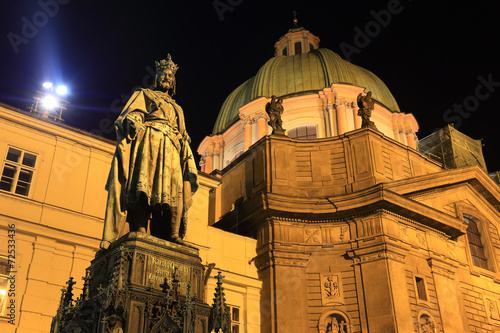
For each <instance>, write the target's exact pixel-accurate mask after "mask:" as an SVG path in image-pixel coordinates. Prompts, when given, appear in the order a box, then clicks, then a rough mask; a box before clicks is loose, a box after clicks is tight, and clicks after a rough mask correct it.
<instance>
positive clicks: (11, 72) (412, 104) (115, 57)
mask: <svg viewBox="0 0 500 333" xmlns="http://www.w3.org/2000/svg"><path fill="white" fill-rule="evenodd" d="M54 1H55V0H49V1H47V0H42V3H52V2H54ZM59 1H60V2H61V3H58V9H57V12H55V10H54V7H53V6H49V7H48V10H49V11H51V10H52V11H53V12H52V14H53V15H46V14H41V13H43V8H42V7H43V6H42V5H40V3H38V2H37V1H24V0H22V1H3V2H2V4H1V5H0V13H1V16H0V31H1V44H0V50H1V51H0V52H1V55H2V57H1V59H2V60H1V62H0V64H1V72H0V101H2V102H4V103H7V104H10V105H14V106H16V107H19V108H22V109H27V108H28V107H29V105H30V104H31V101H30V99H31V97H32V95H33V91H34V90H35V89H39V87H40V85H41V83H42V82H44V81H54V82H55V83H58V82H61V83H62V82H63V83H65V84H67V85H68V86H69V87H70V95H69V96H68V99H69V100H70V102H71V104H70V107H69V109H68V111H67V112H66V113H65V114H64V115H63V118H64V119H65V123H66V124H67V125H70V126H74V127H78V128H82V129H85V130H88V131H92V132H94V133H102V134H103V135H104V136H106V137H108V138H114V132H113V131H112V130H111V128H110V127H109V123H110V122H109V121H108V122H107V121H106V119H111V120H114V119H115V118H116V116H117V112H119V110H120V107H122V106H123V105H124V102H122V101H121V96H124V98H125V99H126V98H128V96H129V95H130V94H131V91H132V89H133V88H134V87H135V86H143V82H146V83H147V84H149V83H150V82H151V75H150V74H149V73H148V70H147V69H146V67H147V66H149V67H150V68H154V61H155V60H158V59H163V58H165V56H166V54H167V53H171V54H172V58H173V60H174V62H176V63H177V64H178V65H179V67H180V69H179V71H178V72H177V95H176V96H175V99H176V100H177V102H178V103H179V104H180V105H181V106H182V107H183V108H184V111H185V113H186V119H187V129H188V132H189V133H190V135H191V137H192V138H193V144H192V145H193V150H196V149H197V147H198V145H199V143H200V142H201V140H202V139H203V138H204V137H205V136H206V135H208V134H210V133H211V131H212V127H213V124H214V123H215V119H216V117H217V114H218V112H219V109H220V106H221V105H222V102H223V101H224V99H225V98H226V96H227V95H228V94H229V93H230V92H231V91H232V90H233V89H234V88H236V87H237V86H238V85H240V84H241V83H242V82H244V81H245V80H247V79H248V78H250V77H252V76H254V75H255V74H256V73H257V71H258V69H259V68H260V67H261V66H262V65H263V64H264V63H265V62H266V61H267V60H268V59H269V58H270V57H272V56H273V52H274V48H273V46H274V43H275V42H276V41H277V40H278V39H279V37H280V36H282V35H284V34H285V33H286V32H287V30H288V29H289V28H291V26H292V23H291V21H292V14H291V13H292V10H294V9H295V10H297V12H298V18H299V25H301V26H303V27H305V28H306V29H308V30H310V31H311V32H313V33H314V34H316V35H317V36H318V37H319V38H320V39H321V42H320V47H325V48H329V49H331V50H333V51H334V52H337V53H339V54H340V55H341V56H343V57H344V55H343V52H342V48H341V46H340V45H341V43H347V44H350V45H352V46H356V44H355V35H356V32H355V28H358V29H360V30H365V28H366V27H370V26H372V27H373V21H374V20H375V19H374V16H373V14H372V13H373V11H374V12H380V11H381V10H386V9H387V8H388V6H391V4H393V3H395V2H397V1H393V0H391V1H344V2H340V1H333V0H329V1H325V0H316V1H267V2H266V1H260V0H215V1H214V0H205V1H182V2H181V1H162V2H161V3H160V2H155V4H145V2H130V1H83V0H69V1H68V0H59ZM151 3H153V2H152V1H151ZM214 3H216V4H217V3H218V4H219V5H220V6H224V5H225V6H227V7H226V9H227V10H225V11H224V12H223V13H220V14H221V16H220V15H219V14H218V13H217V10H216V9H215V7H214ZM396 8H397V9H398V12H397V13H394V14H391V15H390V22H389V23H388V24H386V26H385V27H381V28H380V29H379V31H376V32H374V33H373V34H372V35H373V37H370V39H369V41H368V42H367V43H365V44H366V45H362V46H361V47H359V52H358V53H353V54H351V61H352V62H353V63H354V64H356V65H359V66H361V67H364V68H367V69H369V70H371V71H372V72H374V73H375V74H376V75H378V76H379V77H380V78H381V79H382V80H383V81H384V82H385V83H386V84H387V86H388V87H389V89H390V90H391V91H392V93H393V95H394V96H395V98H396V100H397V102H398V103H399V106H400V108H401V111H403V112H405V113H413V114H414V115H415V117H416V118H417V121H418V122H419V125H420V131H419V133H418V136H419V137H420V138H423V137H425V136H426V135H428V134H430V133H431V132H432V131H433V130H434V129H436V128H439V127H443V126H444V125H445V124H446V122H447V121H448V122H449V121H457V127H458V129H459V130H460V131H462V132H464V133H465V134H467V135H469V136H471V137H473V138H475V139H480V138H482V139H484V140H483V143H484V145H485V146H484V153H485V158H486V163H487V166H488V170H489V171H496V170H500V156H498V154H497V144H498V143H499V139H498V134H497V133H498V131H499V130H498V129H497V128H498V123H499V122H498V120H499V118H500V117H499V116H498V114H499V113H498V105H500V64H499V61H498V56H497V54H498V52H495V51H497V50H498V49H499V45H498V44H499V40H498V33H499V32H500V31H499V28H498V14H499V13H500V3H499V2H497V1H481V0H479V1H474V2H459V1H446V0H443V1H430V0H427V1H417V0H413V1H409V0H401V1H400V4H399V6H396ZM223 10H224V9H220V11H223ZM221 17H222V19H221ZM37 20H38V21H37ZM25 22H29V23H30V24H31V23H37V24H38V25H39V27H38V28H37V30H38V31H35V32H33V31H27V29H26V28H24V30H25V31H24V32H23V26H25V25H26V23H25ZM14 35H17V36H18V37H20V38H25V39H24V42H25V43H20V44H19V45H17V48H18V50H17V52H15V47H13V43H12V41H10V40H9V36H10V37H11V39H12V38H13V37H12V36H14ZM343 45H345V44H343ZM358 46H359V44H358ZM344 58H345V57H344ZM481 78H482V79H481ZM488 80H489V81H493V82H492V83H490V84H489V89H490V90H489V91H488V90H487V89H488V88H486V87H480V86H481V85H483V86H484V83H482V82H484V81H488ZM478 97H479V98H478ZM454 104H456V105H463V104H465V106H464V108H463V112H462V114H460V113H457V112H454V111H453V105H454ZM448 109H451V110H449V111H447V110H448ZM467 109H468V110H470V111H467Z"/></svg>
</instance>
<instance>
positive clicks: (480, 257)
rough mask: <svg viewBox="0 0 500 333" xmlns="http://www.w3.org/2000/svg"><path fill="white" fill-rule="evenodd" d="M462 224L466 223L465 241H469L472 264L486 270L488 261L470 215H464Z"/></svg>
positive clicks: (473, 219)
mask: <svg viewBox="0 0 500 333" xmlns="http://www.w3.org/2000/svg"><path fill="white" fill-rule="evenodd" d="M464 222H465V223H467V225H468V227H467V240H468V241H469V248H470V255H471V259H472V264H473V265H474V266H478V267H481V268H484V269H488V260H487V258H486V253H485V251H484V246H483V243H482V242H481V233H480V232H479V228H478V225H477V222H476V218H474V217H473V216H472V215H468V214H464Z"/></svg>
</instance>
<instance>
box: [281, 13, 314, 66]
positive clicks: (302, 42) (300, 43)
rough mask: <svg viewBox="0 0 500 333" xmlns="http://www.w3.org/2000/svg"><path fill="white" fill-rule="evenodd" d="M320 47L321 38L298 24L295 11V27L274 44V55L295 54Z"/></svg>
mask: <svg viewBox="0 0 500 333" xmlns="http://www.w3.org/2000/svg"><path fill="white" fill-rule="evenodd" d="M318 47H319V38H318V37H317V36H315V35H313V34H312V33H311V32H310V31H309V30H306V29H304V28H303V27H299V26H298V19H297V12H296V11H293V27H292V28H291V29H290V30H288V32H287V33H286V34H285V35H284V36H282V37H281V38H280V39H279V40H278V41H277V42H276V44H274V49H275V51H274V56H276V57H277V56H282V55H283V56H293V55H297V54H302V53H307V52H309V51H311V50H314V49H317V48H318Z"/></svg>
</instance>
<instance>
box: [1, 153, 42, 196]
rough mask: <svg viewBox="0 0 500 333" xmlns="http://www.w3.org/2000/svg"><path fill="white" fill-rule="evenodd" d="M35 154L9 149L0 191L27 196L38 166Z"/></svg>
mask: <svg viewBox="0 0 500 333" xmlns="http://www.w3.org/2000/svg"><path fill="white" fill-rule="evenodd" d="M36 158H37V156H36V155H35V154H32V153H29V152H26V151H23V150H21V149H17V148H13V147H9V148H8V150H7V156H6V157H5V161H4V164H3V170H2V178H0V190H4V191H7V192H10V193H16V194H20V195H25V196H27V195H28V194H29V190H30V187H31V181H32V180H33V173H34V172H35V165H36Z"/></svg>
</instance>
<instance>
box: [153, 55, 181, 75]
mask: <svg viewBox="0 0 500 333" xmlns="http://www.w3.org/2000/svg"><path fill="white" fill-rule="evenodd" d="M155 64H156V72H162V71H164V70H166V69H170V70H171V71H172V73H173V74H175V72H177V70H178V69H179V66H177V65H176V64H174V62H173V61H172V57H171V56H170V53H169V54H167V59H162V60H160V61H159V62H158V61H155Z"/></svg>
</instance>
